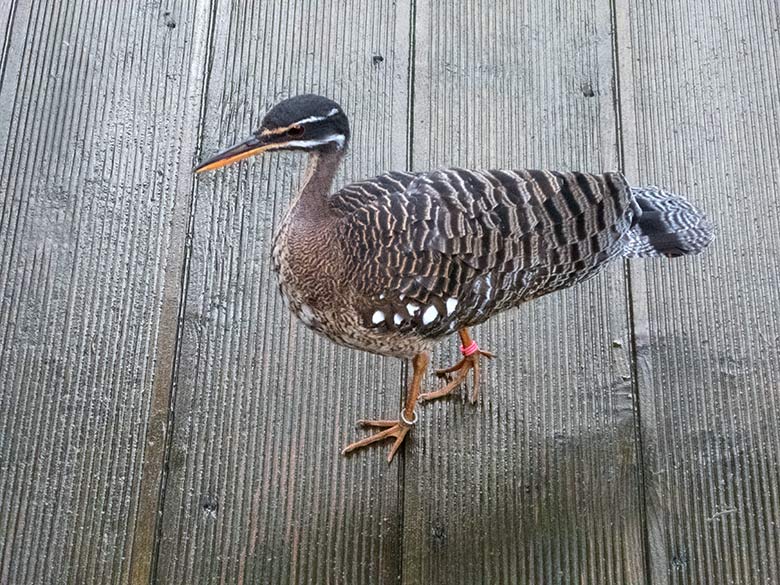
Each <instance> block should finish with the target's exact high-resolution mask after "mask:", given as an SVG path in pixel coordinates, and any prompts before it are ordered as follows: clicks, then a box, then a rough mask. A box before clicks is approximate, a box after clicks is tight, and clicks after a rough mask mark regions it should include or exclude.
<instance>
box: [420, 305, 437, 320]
mask: <svg viewBox="0 0 780 585" xmlns="http://www.w3.org/2000/svg"><path fill="white" fill-rule="evenodd" d="M438 316H439V311H437V310H436V307H434V306H433V305H431V306H430V307H428V308H427V309H425V312H424V313H423V316H422V322H423V325H429V324H431V323H433V322H434V321H435V320H436V317H438Z"/></svg>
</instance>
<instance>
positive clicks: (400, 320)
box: [393, 313, 404, 325]
mask: <svg viewBox="0 0 780 585" xmlns="http://www.w3.org/2000/svg"><path fill="white" fill-rule="evenodd" d="M403 321H404V318H403V317H401V315H399V314H398V313H396V314H395V315H394V316H393V323H395V324H396V325H400V324H401V323H403Z"/></svg>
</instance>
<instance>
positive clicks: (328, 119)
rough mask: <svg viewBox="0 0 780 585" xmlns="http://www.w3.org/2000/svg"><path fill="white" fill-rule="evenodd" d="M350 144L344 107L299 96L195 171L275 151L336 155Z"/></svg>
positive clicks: (279, 105) (198, 171)
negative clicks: (301, 151)
mask: <svg viewBox="0 0 780 585" xmlns="http://www.w3.org/2000/svg"><path fill="white" fill-rule="evenodd" d="M348 141H349V122H348V121H347V116H346V114H344V110H342V109H341V106H340V105H338V104H337V103H336V102H334V101H333V100H330V99H328V98H326V97H322V96H319V95H313V94H307V95H299V96H295V97H291V98H289V99H286V100H284V101H283V102H279V103H278V104H276V105H275V106H274V107H273V108H271V110H270V111H269V112H268V113H267V114H266V115H265V117H264V118H263V122H262V124H261V126H260V128H259V129H258V130H256V131H255V132H254V133H253V134H252V135H251V136H250V137H249V138H248V139H246V140H244V141H242V142H239V143H238V144H236V145H234V146H231V147H230V148H227V149H225V150H223V151H221V152H218V153H217V154H215V155H214V156H212V157H211V158H209V159H207V160H205V161H204V162H202V163H201V164H200V165H198V166H197V167H195V172H196V173H202V172H204V171H211V170H214V169H218V168H220V167H224V166H225V165H229V164H231V163H234V162H238V161H240V160H243V159H245V158H248V157H250V156H254V155H256V154H260V153H263V152H269V151H272V150H304V151H307V152H312V151H317V152H335V151H339V150H344V149H346V147H347V142H348Z"/></svg>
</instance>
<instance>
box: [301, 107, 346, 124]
mask: <svg viewBox="0 0 780 585" xmlns="http://www.w3.org/2000/svg"><path fill="white" fill-rule="evenodd" d="M338 113H339V111H338V108H333V109H332V110H331V111H330V112H328V113H327V114H325V115H324V116H309V117H308V118H304V119H303V120H298V121H297V122H296V124H308V123H310V122H320V121H322V120H326V119H328V118H330V117H331V116H335V115H336V114H338Z"/></svg>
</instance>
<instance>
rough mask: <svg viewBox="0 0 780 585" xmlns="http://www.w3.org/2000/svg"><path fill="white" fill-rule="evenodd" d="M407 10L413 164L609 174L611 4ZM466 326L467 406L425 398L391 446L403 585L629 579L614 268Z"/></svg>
mask: <svg viewBox="0 0 780 585" xmlns="http://www.w3.org/2000/svg"><path fill="white" fill-rule="evenodd" d="M416 20H417V27H416V36H415V47H416V58H415V63H416V68H415V78H414V82H415V83H414V87H415V99H414V138H415V142H414V157H413V161H414V168H415V169H427V168H431V167H437V166H442V165H460V166H466V167H493V168H495V167H499V168H500V167H505V168H506V167H509V168H552V169H556V168H557V169H566V168H569V169H580V170H591V171H605V170H615V169H616V168H617V162H618V156H617V148H616V144H615V138H616V120H615V105H614V102H613V84H614V82H615V80H614V78H613V60H612V37H611V18H610V8H609V2H607V1H601V0H581V1H580V0H570V1H564V2H559V3H552V4H551V3H548V2H543V1H540V0H539V1H530V2H527V3H517V2H511V1H499V2H496V3H494V4H492V5H491V7H490V8H489V9H487V8H486V7H485V5H484V3H480V2H473V1H469V2H461V3H458V4H457V5H453V4H452V3H438V4H437V7H436V8H435V9H434V8H433V7H431V6H429V4H428V3H422V2H421V3H418V4H417V17H416ZM475 337H476V339H478V340H479V342H480V344H481V345H482V346H483V347H485V348H488V349H490V350H494V351H495V352H497V353H498V355H499V359H497V360H495V361H493V362H490V363H488V364H486V366H485V370H484V379H483V394H482V397H481V399H480V403H479V405H478V406H476V407H474V406H471V405H469V404H467V403H464V402H463V401H462V400H459V399H451V400H448V401H440V402H438V403H434V404H431V405H425V406H424V407H423V408H422V412H421V421H422V422H421V424H420V425H419V427H418V428H417V429H416V430H415V434H414V437H413V439H412V441H411V445H409V446H407V460H406V466H405V479H406V483H405V488H404V561H405V566H404V574H403V582H404V583H409V584H412V583H426V584H428V583H447V584H456V583H464V584H473V583H574V582H577V583H594V584H596V583H597V584H599V585H602V584H605V583H616V584H618V583H619V584H621V585H622V584H625V583H632V584H634V583H643V582H645V572H644V561H643V527H642V523H643V514H642V506H641V500H640V492H639V485H640V482H639V469H638V448H637V444H636V427H635V423H636V420H635V416H634V408H633V403H632V381H631V364H630V356H629V347H630V340H629V333H628V315H627V299H626V291H625V282H624V278H623V267H622V265H621V264H620V263H618V264H617V265H616V266H614V268H613V269H612V270H609V271H607V272H606V273H605V274H602V275H601V276H600V277H599V278H597V279H596V280H594V281H591V282H589V283H587V284H585V285H582V286H579V287H577V288H575V289H573V290H570V291H566V292H564V293H562V294H557V295H553V296H550V297H546V298H543V299H540V300H538V301H536V302H534V303H531V304H529V305H527V306H525V307H522V308H521V309H519V310H516V311H513V312H510V313H507V314H505V315H503V316H501V317H500V318H495V319H493V320H492V321H491V322H490V323H488V324H487V325H485V326H482V327H480V328H478V330H476V332H475ZM456 347H457V342H456V340H455V339H453V340H452V341H450V342H449V343H445V344H443V345H442V346H441V351H439V352H437V354H436V355H435V356H434V359H433V361H434V363H435V364H436V365H437V367H441V366H443V365H449V364H450V363H451V362H452V361H454V360H456V358H457V355H456V354H457V350H456ZM427 383H428V384H429V385H434V384H437V382H436V381H435V380H434V379H433V377H430V378H429V379H428V381H427ZM410 447H411V452H410V451H409V448H410Z"/></svg>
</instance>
